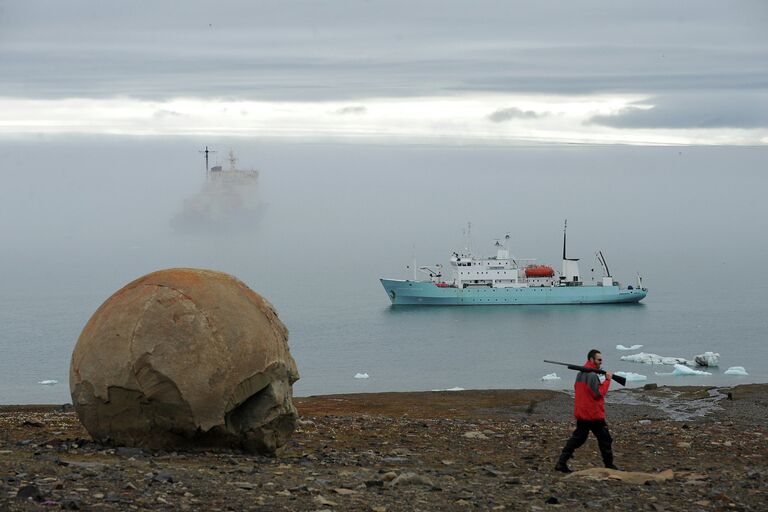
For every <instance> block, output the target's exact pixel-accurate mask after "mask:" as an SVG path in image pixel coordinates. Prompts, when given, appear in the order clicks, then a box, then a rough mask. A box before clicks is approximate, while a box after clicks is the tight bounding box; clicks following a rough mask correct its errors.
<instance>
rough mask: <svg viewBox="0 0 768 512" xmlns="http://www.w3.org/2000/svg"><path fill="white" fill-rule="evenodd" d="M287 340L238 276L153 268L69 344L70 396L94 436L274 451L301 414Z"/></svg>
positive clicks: (119, 441)
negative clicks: (295, 398)
mask: <svg viewBox="0 0 768 512" xmlns="http://www.w3.org/2000/svg"><path fill="white" fill-rule="evenodd" d="M287 341H288V330H287V329H286V328H285V326H284V325H283V323H282V322H281V321H280V320H279V319H278V317H277V313H276V312H275V309H274V308H273V307H272V305H271V304H270V303H269V302H267V301H266V300H265V299H264V298H263V297H261V296H260V295H259V294H257V293H255V292H254V291H253V290H251V289H250V288H248V287H247V286H246V285H245V284H243V283H242V282H241V281H239V280H238V279H235V278H234V277H232V276H230V275H227V274H224V273H221V272H214V271H210V270H199V269H186V268H177V269H169V270H161V271H158V272H153V273H151V274H148V275H146V276H144V277H141V278H139V279H137V280H135V281H133V282H132V283H129V284H128V285H126V286H125V287H123V288H122V289H120V290H118V291H117V292H116V293H115V294H114V295H112V296H111V297H110V298H109V299H107V300H106V301H105V302H104V304H102V305H101V306H100V307H99V309H98V310H96V312H95V313H94V314H93V316H92V317H91V319H90V320H89V321H88V323H87V324H86V326H85V328H84V329H83V332H82V333H81V334H80V338H79V339H78V340H77V344H76V345H75V350H74V352H73V353H72V363H71V366H70V372H69V387H70V392H71V393H72V403H73V404H74V407H75V410H76V411H77V414H78V416H79V418H80V421H81V422H82V424H83V425H84V426H85V428H86V429H87V430H88V432H89V433H90V434H91V436H92V437H93V438H94V440H96V441H98V442H102V443H107V444H114V445H125V446H137V447H144V448H150V449H170V448H185V447H187V448H189V447H234V448H241V449H244V450H246V451H249V452H258V453H262V454H273V453H275V451H276V450H278V449H279V448H280V447H281V446H283V445H284V444H285V443H286V442H287V440H288V439H289V437H290V435H291V434H292V432H293V430H294V428H295V425H296V420H297V418H298V415H297V412H296V409H295V408H294V406H293V403H292V401H291V396H292V385H293V383H294V382H295V381H296V380H298V378H299V373H298V370H297V368H296V363H295V362H294V360H293V358H292V357H291V354H290V352H289V350H288V342H287Z"/></svg>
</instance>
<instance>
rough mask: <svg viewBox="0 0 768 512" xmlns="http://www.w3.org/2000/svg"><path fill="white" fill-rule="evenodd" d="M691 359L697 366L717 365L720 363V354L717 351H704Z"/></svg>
mask: <svg viewBox="0 0 768 512" xmlns="http://www.w3.org/2000/svg"><path fill="white" fill-rule="evenodd" d="M693 360H694V361H695V362H696V364H697V365H699V366H717V365H718V364H719V363H720V354H719V353H717V352H704V353H703V354H699V355H697V356H694V358H693Z"/></svg>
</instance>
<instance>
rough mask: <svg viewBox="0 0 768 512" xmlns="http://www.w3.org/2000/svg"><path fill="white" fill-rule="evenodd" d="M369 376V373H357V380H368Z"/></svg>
mask: <svg viewBox="0 0 768 512" xmlns="http://www.w3.org/2000/svg"><path fill="white" fill-rule="evenodd" d="M368 377H369V375H368V374H367V373H356V374H355V378H356V379H367V378H368Z"/></svg>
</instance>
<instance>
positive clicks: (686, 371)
mask: <svg viewBox="0 0 768 512" xmlns="http://www.w3.org/2000/svg"><path fill="white" fill-rule="evenodd" d="M656 375H666V376H673V377H681V376H687V375H712V374H711V373H709V372H703V371H701V370H694V369H693V368H688V367H687V366H685V365H684V364H676V365H675V369H674V370H672V372H671V373H659V372H656Z"/></svg>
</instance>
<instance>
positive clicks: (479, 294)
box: [381, 279, 648, 306]
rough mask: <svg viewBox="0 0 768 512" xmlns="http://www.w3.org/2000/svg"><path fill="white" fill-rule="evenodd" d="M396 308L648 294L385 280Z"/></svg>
mask: <svg viewBox="0 0 768 512" xmlns="http://www.w3.org/2000/svg"><path fill="white" fill-rule="evenodd" d="M381 284H382V286H384V290H386V292H387V295H388V296H389V300H390V301H391V302H392V304H393V305H425V306H427V305H431V306H490V305H510V304H516V305H544V304H619V303H633V302H640V301H641V300H643V299H644V298H645V296H646V295H647V294H648V292H647V290H638V289H634V290H627V289H620V288H619V287H618V286H541V287H534V286H532V287H523V288H487V287H482V288H463V289H462V288H448V287H446V288H441V287H438V286H436V285H435V284H434V283H432V282H430V281H407V280H400V279H381Z"/></svg>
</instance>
